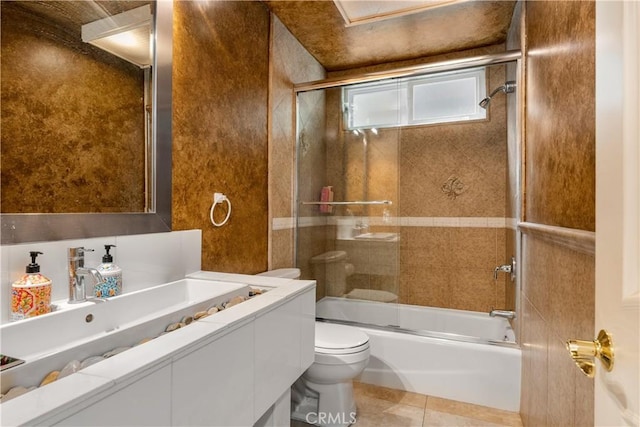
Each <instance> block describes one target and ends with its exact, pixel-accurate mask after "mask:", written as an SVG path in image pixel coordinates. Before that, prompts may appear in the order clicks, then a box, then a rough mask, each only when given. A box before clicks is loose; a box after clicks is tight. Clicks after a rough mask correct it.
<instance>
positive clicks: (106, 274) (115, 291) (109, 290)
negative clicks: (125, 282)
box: [94, 245, 122, 298]
mask: <svg viewBox="0 0 640 427" xmlns="http://www.w3.org/2000/svg"><path fill="white" fill-rule="evenodd" d="M115 247H116V245H104V250H105V254H104V255H103V257H102V264H100V265H99V266H98V268H97V270H98V272H99V273H100V274H101V275H102V277H103V278H104V280H105V281H104V283H102V284H100V285H97V286H95V288H94V293H95V296H96V297H98V298H109V297H114V296H116V295H120V294H121V293H122V269H121V268H120V267H118V266H117V265H115V264H114V263H113V255H111V254H110V253H109V251H110V250H111V248H115Z"/></svg>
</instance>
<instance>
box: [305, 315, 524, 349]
mask: <svg viewBox="0 0 640 427" xmlns="http://www.w3.org/2000/svg"><path fill="white" fill-rule="evenodd" d="M316 321H317V322H325V323H337V324H339V325H346V326H355V327H359V328H368V329H374V330H377V331H387V332H399V333H402V334H408V335H415V336H419V337H427V338H434V339H438V340H445V341H459V342H466V343H473V344H486V345H493V346H497V347H507V348H518V349H519V348H520V345H519V344H518V343H516V342H511V341H494V340H486V339H482V338H478V337H470V336H467V335H459V334H453V333H448V332H435V331H425V330H416V329H405V328H401V327H400V326H396V325H385V326H383V325H375V324H371V323H362V322H356V321H354V320H341V319H329V318H324V317H316Z"/></svg>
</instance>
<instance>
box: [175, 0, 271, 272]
mask: <svg viewBox="0 0 640 427" xmlns="http://www.w3.org/2000/svg"><path fill="white" fill-rule="evenodd" d="M173 37H174V46H173V47H174V52H173V203H172V207H173V229H175V230H184V229H193V228H198V229H202V240H203V241H202V268H203V269H206V270H216V271H227V272H238V273H257V272H260V271H264V270H266V268H267V233H268V224H267V222H268V212H267V173H268V171H267V106H268V99H267V93H268V84H269V80H268V78H269V75H268V73H269V56H268V55H269V12H268V10H267V9H266V7H265V6H264V5H263V4H262V3H260V2H244V1H219V2H196V1H193V2H191V1H178V2H175V5H174V35H173ZM214 192H222V193H224V194H226V195H227V196H228V197H229V199H230V200H231V202H232V204H233V211H232V215H231V219H230V220H229V222H228V223H227V224H226V225H224V226H222V227H219V228H218V227H214V226H213V225H212V224H211V223H210V222H209V208H210V206H211V202H212V198H213V193H214ZM218 209H219V211H218ZM223 211H224V209H220V208H217V209H216V212H217V214H220V215H222V214H223ZM222 218H223V217H222ZM222 218H220V217H217V220H218V221H220V220H221V219H222Z"/></svg>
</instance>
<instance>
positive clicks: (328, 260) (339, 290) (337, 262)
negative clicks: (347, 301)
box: [309, 251, 354, 297]
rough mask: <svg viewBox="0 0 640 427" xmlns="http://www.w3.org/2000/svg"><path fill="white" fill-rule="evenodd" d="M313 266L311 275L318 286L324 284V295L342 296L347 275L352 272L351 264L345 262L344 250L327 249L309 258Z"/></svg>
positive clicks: (345, 286) (345, 289) (345, 254)
mask: <svg viewBox="0 0 640 427" xmlns="http://www.w3.org/2000/svg"><path fill="white" fill-rule="evenodd" d="M309 262H310V263H311V266H312V267H313V277H315V279H316V282H318V286H325V295H326V296H329V297H341V296H344V294H345V292H346V291H347V277H348V276H350V275H351V274H353V270H354V267H353V264H350V263H348V262H347V253H346V252H345V251H329V252H325V253H322V254H320V255H316V256H314V257H313V258H311V259H310V260H309Z"/></svg>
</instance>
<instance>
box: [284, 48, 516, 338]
mask: <svg viewBox="0 0 640 427" xmlns="http://www.w3.org/2000/svg"><path fill="white" fill-rule="evenodd" d="M508 63H515V64H516V75H517V78H516V81H517V82H518V85H517V88H516V96H517V99H516V111H515V114H516V139H517V141H516V147H517V155H516V157H517V166H516V174H517V181H518V184H517V189H518V202H519V203H518V205H517V206H516V208H515V209H516V212H515V214H516V218H515V222H516V224H513V225H514V227H515V230H516V243H515V251H516V265H518V266H521V265H522V251H521V242H522V233H521V231H520V230H519V228H518V225H519V224H520V223H522V222H523V221H524V218H523V212H524V206H523V203H524V202H523V197H522V194H523V193H524V188H525V182H524V174H523V173H522V171H523V169H524V168H523V165H524V159H525V153H524V147H523V144H522V141H523V135H524V126H523V121H522V107H521V106H522V102H523V101H524V93H525V91H524V70H523V58H522V52H521V51H520V50H508V51H505V52H501V53H494V54H487V55H480V56H474V57H469V58H460V59H454V60H448V61H438V62H432V63H427V64H422V65H416V66H410V67H402V68H397V69H392V70H388V71H382V72H374V73H363V74H358V75H353V76H349V77H338V78H328V79H323V80H316V81H311V82H304V83H298V84H295V85H294V93H295V105H294V109H295V111H294V113H295V118H296V127H295V132H296V141H295V146H296V150H295V161H294V173H293V175H294V177H295V179H294V180H293V185H294V188H293V194H294V195H295V197H294V206H293V215H294V218H295V227H294V230H293V241H294V247H293V257H294V260H297V259H298V217H299V209H300V204H301V201H300V197H299V188H298V166H299V165H298V147H299V144H300V141H299V136H300V117H299V107H300V106H299V98H298V95H299V94H300V93H304V92H310V91H315V90H323V89H333V88H340V87H344V86H348V85H353V84H358V83H368V82H375V81H379V80H383V79H392V78H403V77H412V76H423V75H429V74H434V73H441V72H447V71H461V70H465V69H469V68H476V67H482V66H485V67H487V66H491V65H500V64H508ZM398 225H399V224H398ZM513 286H515V288H516V291H515V292H516V296H515V311H516V314H517V313H520V312H521V311H520V287H521V275H520V274H517V275H516V279H515V283H514V284H513ZM519 323H520V322H517V323H516V324H515V325H514V324H513V322H512V326H514V329H515V332H516V342H518V341H519V340H518V338H519V337H520V331H519V328H520V324H519ZM377 327H380V326H377ZM418 334H419V335H425V336H431V333H429V332H419V333H418ZM436 338H437V337H436ZM453 340H455V338H453ZM463 340H464V339H463ZM472 340H473V339H472Z"/></svg>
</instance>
